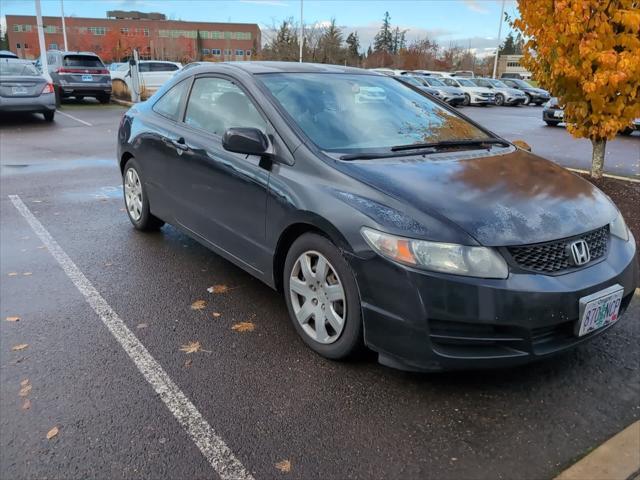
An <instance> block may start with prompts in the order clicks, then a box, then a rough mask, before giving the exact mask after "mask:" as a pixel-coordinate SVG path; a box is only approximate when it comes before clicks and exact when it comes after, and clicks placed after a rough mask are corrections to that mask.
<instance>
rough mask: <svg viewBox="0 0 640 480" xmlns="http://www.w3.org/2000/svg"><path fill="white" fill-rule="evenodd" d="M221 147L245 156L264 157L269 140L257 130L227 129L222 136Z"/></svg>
mask: <svg viewBox="0 0 640 480" xmlns="http://www.w3.org/2000/svg"><path fill="white" fill-rule="evenodd" d="M222 147H223V148H224V149H225V150H228V151H230V152H235V153H244V154H245V155H265V154H266V153H267V149H268V148H269V140H267V137H266V136H265V134H264V133H262V132H261V131H260V130H258V129H257V128H227V129H226V130H225V132H224V135H223V136H222Z"/></svg>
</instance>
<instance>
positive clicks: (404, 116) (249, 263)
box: [118, 62, 638, 371]
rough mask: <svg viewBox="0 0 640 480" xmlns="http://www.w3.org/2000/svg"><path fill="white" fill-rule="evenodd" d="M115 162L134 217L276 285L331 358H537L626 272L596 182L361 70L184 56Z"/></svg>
mask: <svg viewBox="0 0 640 480" xmlns="http://www.w3.org/2000/svg"><path fill="white" fill-rule="evenodd" d="M118 162H119V165H120V169H121V172H122V177H123V187H124V195H125V204H126V211H127V212H128V216H129V219H130V220H131V222H132V223H133V225H134V226H135V227H136V228H137V229H139V230H142V231H147V230H154V229H158V228H160V227H162V226H163V225H164V223H165V222H166V223H169V224H171V225H173V226H174V227H176V228H178V229H179V230H181V231H183V232H184V233H186V234H187V235H189V236H191V237H193V238H194V239H196V240H197V241H199V242H200V243H202V244H203V245H205V246H207V247H209V248H210V249H211V250H213V251H214V252H216V253H217V254H219V255H221V256H223V257H224V258H226V259H228V260H229V261H231V262H233V263H234V264H236V265H238V266H239V267H241V268H243V269H244V270H246V271H247V272H249V273H250V274H252V275H254V276H255V277H257V278H259V279H260V280H262V281H263V282H265V283H266V284H268V285H270V286H271V287H273V288H274V289H276V290H278V291H279V292H281V293H282V294H283V296H284V299H285V301H286V304H287V307H288V311H289V315H290V317H291V321H292V323H293V326H294V328H295V329H296V331H297V332H298V334H299V335H300V337H301V338H302V339H303V340H304V342H306V344H307V345H308V346H309V347H311V348H312V349H313V350H315V351H316V352H318V353H319V354H320V355H323V356H325V357H327V358H331V359H342V358H345V357H347V356H349V355H351V354H353V353H354V352H356V351H357V350H359V349H361V348H362V347H364V346H366V347H368V348H369V349H372V350H374V351H375V352H377V353H378V356H379V357H378V358H379V361H380V362H381V363H382V364H385V365H388V366H392V367H396V368H401V369H405V370H419V371H434V370H447V369H467V368H486V367H498V366H508V365H517V364H522V363H526V362H530V361H532V360H536V359H539V358H544V357H547V356H550V355H553V354H556V353H559V352H562V351H565V350H567V349H569V348H571V347H574V346H576V345H577V344H580V343H581V342H584V341H587V340H589V339H591V338H593V337H595V336H597V335H599V334H601V333H603V332H604V331H606V330H608V329H609V328H611V327H612V326H613V325H615V324H616V323H617V322H619V321H624V320H620V317H621V316H622V314H623V313H624V312H625V310H626V309H627V307H628V305H629V303H630V302H631V299H632V296H633V293H634V290H635V288H636V285H637V282H638V262H637V259H636V246H635V240H634V238H633V236H632V234H631V232H630V231H629V229H628V228H627V226H626V224H625V221H624V219H623V218H622V216H621V214H620V212H619V211H618V209H617V208H616V206H615V205H614V204H613V203H612V202H611V200H610V199H609V198H608V197H607V196H606V195H604V194H603V193H602V192H601V191H599V190H598V189H597V188H595V187H594V186H592V185H591V184H590V183H588V182H587V181H585V180H583V179H581V178H580V177H578V176H576V175H574V174H573V173H570V172H568V171H567V170H565V169H563V168H561V167H559V166H557V165H556V164H554V163H552V162H550V161H547V160H544V159H542V158H539V157H537V156H535V155H532V154H531V153H528V152H526V151H524V150H521V149H519V148H517V147H516V146H514V145H513V144H511V143H510V142H508V141H506V140H504V139H502V138H500V137H498V136H496V135H495V134H493V133H491V132H490V131H487V130H486V129H484V128H483V127H481V126H480V125H478V124H476V123H474V122H473V121H471V120H469V119H468V118H466V117H464V116H462V115H461V114H459V113H458V112H457V111H455V110H454V109H452V108H450V107H449V106H447V105H446V104H445V103H442V102H440V101H438V100H436V99H433V98H432V97H429V96H426V95H425V94H423V92H421V91H420V90H419V89H418V88H414V87H412V86H410V85H406V84H404V83H402V82H399V81H397V80H395V79H394V78H392V77H388V76H385V75H380V74H377V73H373V72H370V71H366V70H360V69H356V68H348V67H339V66H331V65H315V64H298V63H280V62H239V63H218V64H211V65H207V64H203V65H200V66H196V67H193V68H190V69H187V70H186V71H184V72H182V73H180V74H178V75H176V76H175V77H174V78H173V79H172V80H171V81H169V82H168V83H167V84H166V85H164V86H163V88H162V89H161V90H159V91H158V92H157V93H156V94H155V95H154V96H153V97H151V98H150V99H149V100H148V101H146V102H144V103H141V104H139V105H136V106H134V107H132V108H131V109H130V110H129V111H128V112H127V113H126V114H125V115H124V117H123V118H122V122H121V124H120V129H119V132H118ZM627 321H637V319H631V318H629V319H627Z"/></svg>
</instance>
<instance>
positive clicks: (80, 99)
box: [75, 95, 84, 102]
mask: <svg viewBox="0 0 640 480" xmlns="http://www.w3.org/2000/svg"><path fill="white" fill-rule="evenodd" d="M75 97H76V100H78V101H79V102H80V101H82V100H84V95H76V96H75Z"/></svg>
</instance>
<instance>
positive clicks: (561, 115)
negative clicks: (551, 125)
mask: <svg viewBox="0 0 640 480" xmlns="http://www.w3.org/2000/svg"><path fill="white" fill-rule="evenodd" d="M553 116H554V117H556V118H564V111H562V110H556V111H555V112H553Z"/></svg>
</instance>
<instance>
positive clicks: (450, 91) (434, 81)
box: [420, 75, 465, 106]
mask: <svg viewBox="0 0 640 480" xmlns="http://www.w3.org/2000/svg"><path fill="white" fill-rule="evenodd" d="M420 80H422V81H423V82H424V83H426V84H427V85H429V86H430V87H432V88H435V89H437V90H438V91H439V92H440V97H441V98H442V100H444V101H445V102H447V103H448V104H450V105H454V106H457V105H462V104H463V103H464V100H465V97H464V92H463V91H462V89H461V88H458V87H450V86H449V85H446V84H445V83H444V82H443V81H442V80H441V79H439V78H436V77H431V76H427V75H421V76H420Z"/></svg>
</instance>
